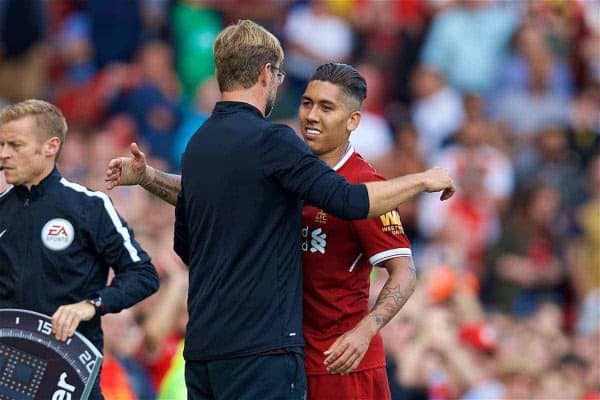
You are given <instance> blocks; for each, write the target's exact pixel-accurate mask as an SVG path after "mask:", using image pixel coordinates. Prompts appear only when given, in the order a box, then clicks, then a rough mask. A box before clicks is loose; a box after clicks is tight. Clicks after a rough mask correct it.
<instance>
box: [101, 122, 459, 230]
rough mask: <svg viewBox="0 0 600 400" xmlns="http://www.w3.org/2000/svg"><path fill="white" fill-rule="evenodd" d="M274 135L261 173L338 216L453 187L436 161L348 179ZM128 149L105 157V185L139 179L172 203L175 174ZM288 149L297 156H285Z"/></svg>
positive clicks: (292, 140)
mask: <svg viewBox="0 0 600 400" xmlns="http://www.w3.org/2000/svg"><path fill="white" fill-rule="evenodd" d="M288 129H289V128H288ZM290 131H291V129H290ZM279 134H281V133H279ZM276 135H277V136H272V137H271V138H275V140H272V142H273V143H271V144H270V145H266V146H265V148H264V149H263V150H264V151H265V155H268V156H267V157H265V159H266V160H270V162H269V165H268V166H267V171H266V173H267V174H268V175H272V176H274V177H275V178H276V179H277V180H279V181H280V182H281V183H282V185H283V186H284V187H286V189H287V190H290V191H293V192H295V193H298V194H299V195H300V196H301V197H302V198H304V199H306V200H307V201H308V202H310V203H312V204H315V205H317V206H319V207H322V208H323V209H325V210H327V211H329V212H331V213H332V214H334V215H336V216H339V217H341V218H345V219H362V218H366V217H369V218H371V217H375V216H378V215H381V214H384V213H386V212H387V211H390V210H392V209H394V208H396V207H397V206H398V205H400V204H402V203H404V202H406V201H408V200H410V199H412V198H413V197H414V196H416V195H417V194H419V193H421V192H423V191H425V192H440V191H441V192H442V195H441V200H446V199H448V198H450V197H451V196H452V195H453V194H454V191H455V188H454V183H453V181H452V179H451V178H450V176H449V175H448V173H447V172H446V170H444V169H442V168H437V167H436V168H431V169H429V170H427V171H425V172H421V173H416V174H410V175H405V176H401V177H397V178H394V179H390V180H388V181H380V182H369V183H366V184H356V185H352V184H349V183H348V182H346V180H345V179H344V178H342V177H341V176H339V175H338V174H336V173H335V172H334V171H333V170H331V169H330V168H328V167H327V166H326V165H325V164H324V163H323V162H322V161H320V160H319V159H318V158H317V157H315V156H314V155H312V154H310V152H309V150H308V149H307V148H305V149H303V148H302V147H306V145H305V144H304V143H302V142H301V141H300V139H298V138H297V137H296V136H295V134H293V132H291V133H290V132H287V135H286V132H284V133H283V136H279V135H278V134H276ZM290 135H293V137H292V136H290ZM298 142H300V143H298ZM131 153H132V155H133V157H120V158H115V159H113V160H111V161H110V163H109V165H108V169H107V171H106V177H105V181H106V184H107V188H108V189H109V190H110V189H112V188H114V187H115V186H120V185H140V186H142V187H143V188H144V189H146V190H147V191H149V192H150V193H152V194H154V195H156V196H158V197H159V198H161V199H163V200H164V201H166V202H167V203H169V204H171V205H176V204H177V196H178V195H179V193H180V192H181V176H180V175H174V174H168V173H165V172H163V171H159V170H156V169H155V168H153V167H151V166H149V165H147V163H146V158H145V156H144V153H142V152H141V151H140V150H139V148H138V147H137V145H136V144H135V143H132V144H131ZM294 153H295V154H298V155H299V157H297V158H293V157H290V155H292V154H294ZM269 157H270V158H269Z"/></svg>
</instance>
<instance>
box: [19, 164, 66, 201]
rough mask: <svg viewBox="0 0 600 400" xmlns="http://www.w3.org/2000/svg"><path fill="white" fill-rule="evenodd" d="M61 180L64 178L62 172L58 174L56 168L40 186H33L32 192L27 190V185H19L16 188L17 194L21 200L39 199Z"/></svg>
mask: <svg viewBox="0 0 600 400" xmlns="http://www.w3.org/2000/svg"><path fill="white" fill-rule="evenodd" d="M61 178H62V176H61V175H60V172H58V169H57V168H56V167H54V169H53V170H52V172H50V174H49V175H48V176H46V177H45V178H44V179H42V181H41V182H40V183H39V184H37V185H33V186H31V190H29V189H27V186H25V185H18V186H15V193H17V195H18V196H19V198H21V199H25V198H37V197H40V196H42V195H44V194H45V193H46V192H47V191H48V189H49V188H50V187H51V186H52V185H54V184H55V183H56V182H58V181H60V179H61Z"/></svg>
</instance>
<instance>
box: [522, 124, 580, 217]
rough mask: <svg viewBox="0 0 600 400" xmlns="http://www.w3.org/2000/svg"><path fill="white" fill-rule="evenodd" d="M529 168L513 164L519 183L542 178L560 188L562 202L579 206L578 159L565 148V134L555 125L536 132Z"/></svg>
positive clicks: (577, 156) (566, 141)
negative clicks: (515, 166) (517, 170)
mask: <svg viewBox="0 0 600 400" xmlns="http://www.w3.org/2000/svg"><path fill="white" fill-rule="evenodd" d="M536 139H537V140H536V143H535V145H536V148H535V153H534V155H533V157H535V160H533V162H532V164H531V165H530V166H529V167H530V168H531V170H526V169H524V168H523V167H524V166H523V165H519V164H517V168H518V169H519V176H520V180H521V183H520V184H521V186H526V185H528V184H530V183H531V182H532V181H533V180H538V181H544V182H546V183H548V184H550V185H552V186H554V187H557V188H561V189H562V199H561V201H562V203H563V205H567V206H577V205H579V204H580V203H581V202H582V201H583V199H584V196H585V192H584V190H585V187H584V185H585V184H584V177H583V176H582V174H581V159H580V157H579V155H578V154H577V153H575V152H574V151H572V150H571V149H570V148H569V141H568V137H567V133H566V132H565V130H564V129H562V128H561V127H559V126H556V125H554V126H549V127H547V128H546V129H543V130H541V131H540V133H539V135H538V137H537V138H536Z"/></svg>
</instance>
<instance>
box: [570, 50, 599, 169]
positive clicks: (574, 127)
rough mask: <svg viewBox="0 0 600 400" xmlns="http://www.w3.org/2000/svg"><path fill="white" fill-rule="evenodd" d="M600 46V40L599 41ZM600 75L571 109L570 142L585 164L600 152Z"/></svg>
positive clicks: (585, 88) (573, 103)
mask: <svg viewBox="0 0 600 400" xmlns="http://www.w3.org/2000/svg"><path fill="white" fill-rule="evenodd" d="M598 45H599V47H600V41H598ZM599 56H600V54H599ZM599 116H600V76H599V80H598V84H595V85H589V86H586V87H584V88H583V90H582V91H581V93H580V94H579V96H578V97H577V98H576V99H574V101H573V102H572V103H571V107H570V110H569V143H570V147H571V148H572V149H573V150H574V151H575V152H577V154H578V155H579V157H580V159H581V162H582V164H583V165H588V163H589V161H590V159H591V158H592V157H594V156H595V155H597V154H599V153H600V117H599Z"/></svg>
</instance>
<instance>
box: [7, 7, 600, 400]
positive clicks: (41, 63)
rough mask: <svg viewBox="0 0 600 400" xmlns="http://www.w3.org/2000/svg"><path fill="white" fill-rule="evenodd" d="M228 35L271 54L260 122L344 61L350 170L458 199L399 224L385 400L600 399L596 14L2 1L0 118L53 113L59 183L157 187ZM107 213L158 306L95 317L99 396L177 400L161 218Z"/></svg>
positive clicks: (179, 378)
mask: <svg viewBox="0 0 600 400" xmlns="http://www.w3.org/2000/svg"><path fill="white" fill-rule="evenodd" d="M239 18H249V19H252V20H254V21H256V22H258V23H260V24H262V25H264V26H265V27H266V28H268V29H269V30H271V31H272V32H274V33H275V34H276V35H277V37H278V38H279V39H280V40H281V41H282V44H283V46H284V49H285V52H286V59H285V61H284V64H283V69H284V70H285V71H286V72H287V78H286V81H285V83H284V85H283V86H282V87H281V88H280V91H279V95H278V103H277V106H276V108H275V110H274V112H273V115H272V118H273V119H275V120H279V121H283V122H285V123H288V124H290V125H291V126H292V127H294V128H297V127H298V123H297V122H296V112H297V107H298V104H299V99H300V95H301V93H302V91H303V89H304V87H305V85H306V82H307V80H308V78H309V77H310V75H311V73H312V71H313V70H314V69H315V67H317V66H318V65H320V64H322V63H325V62H330V61H337V62H346V63H350V64H352V65H354V66H356V67H358V69H359V70H360V72H361V73H362V74H363V76H364V77H365V78H366V80H367V83H368V97H367V99H366V101H365V102H364V104H363V109H362V120H361V124H360V127H359V128H358V129H357V130H356V131H355V132H353V134H352V136H351V141H352V143H353V144H354V146H355V148H356V149H357V151H358V152H359V153H361V154H362V155H363V156H364V157H365V158H366V159H367V160H368V161H369V162H370V163H371V164H372V165H373V166H375V168H376V169H377V170H378V171H379V172H380V173H381V174H382V175H384V176H395V175H399V174H407V173H412V172H417V171H421V170H423V169H424V168H426V167H428V166H432V165H440V166H443V167H445V168H447V169H448V170H449V171H451V174H452V175H453V177H454V179H455V181H456V182H457V184H458V192H457V194H456V195H455V196H454V197H453V198H452V199H451V200H449V201H447V202H444V203H440V202H439V201H438V199H437V197H436V196H434V195H424V196H422V197H419V198H418V199H416V200H415V201H412V202H410V203H407V204H404V205H403V206H402V207H401V208H400V210H401V218H402V223H403V226H404V229H405V231H406V232H407V234H408V236H409V238H410V240H411V242H412V245H413V254H414V259H415V264H416V267H417V271H418V276H419V284H418V287H417V290H416V292H415V294H414V295H413V297H412V298H411V299H410V300H409V301H408V303H407V304H406V306H405V307H404V309H403V310H401V312H400V313H399V314H398V316H397V317H396V318H395V319H394V320H393V321H392V322H390V323H389V325H388V326H386V327H385V328H384V330H383V332H382V333H383V335H384V341H385V346H386V354H387V359H388V373H389V378H390V384H391V389H392V394H393V398H394V399H408V400H419V399H431V400H446V399H463V400H476V399H490V400H493V399H498V400H500V399H505V400H508V399H530V398H535V399H581V400H593V399H595V400H598V399H600V155H599V154H600V2H598V1H595V0H522V1H508V0H314V1H294V0H49V1H44V0H2V1H0V106H1V105H2V104H8V103H12V102H16V101H20V100H24V99H27V98H43V99H47V100H49V101H51V102H53V103H55V104H56V105H58V106H59V107H60V108H61V109H62V110H63V112H64V114H65V116H66V118H67V121H68V123H69V127H70V129H69V133H68V136H67V138H68V139H67V142H66V148H65V149H64V151H63V153H62V156H61V159H60V160H59V168H60V170H61V172H62V174H63V175H64V176H66V177H67V178H69V179H73V180H75V181H78V182H83V183H84V184H86V185H87V186H89V187H90V188H93V189H96V190H104V182H103V178H104V172H105V169H106V166H107V164H108V161H109V160H110V159H111V158H113V157H114V156H117V155H123V156H125V155H127V154H128V145H129V143H130V142H131V141H134V140H135V141H137V142H138V143H139V144H140V147H141V148H142V149H143V150H144V151H145V152H146V154H148V155H149V162H150V163H151V164H152V165H154V166H156V167H158V168H161V169H165V170H168V171H172V172H177V171H178V169H179V166H180V156H181V153H182V152H183V149H184V148H185V144H186V142H187V140H188V139H189V138H190V137H191V135H192V134H193V133H194V131H195V130H196V129H197V127H198V126H200V124H202V122H203V121H204V120H205V119H206V118H207V116H208V115H209V114H210V112H211V110H212V108H213V106H214V104H215V102H216V101H218V99H219V90H218V87H217V85H216V82H215V80H214V76H213V75H214V62H213V59H212V45H213V42H214V39H215V37H216V35H217V34H218V32H219V31H220V30H221V29H222V28H223V27H225V26H226V25H227V24H229V23H231V22H235V21H237V20H238V19H239ZM232 162H235V160H232ZM5 186H6V183H5V182H4V181H3V178H2V176H1V173H0V191H1V190H2V189H3V188H4V187H5ZM109 194H110V196H111V198H112V200H113V202H114V204H115V206H116V208H117V209H118V211H119V212H120V213H121V214H122V215H123V217H124V218H125V219H126V220H127V221H128V222H129V223H130V225H131V227H132V228H133V230H134V231H135V235H136V238H137V239H138V241H139V242H140V244H141V245H142V246H143V247H144V248H145V249H146V250H147V251H148V253H149V254H150V255H151V256H152V258H153V261H154V264H155V265H156V267H157V269H158V271H159V274H160V276H161V288H160V290H159V292H158V293H157V294H155V295H154V296H152V297H151V298H149V299H147V300H146V301H144V302H142V303H140V304H139V305H136V306H134V307H133V308H132V309H129V310H126V311H123V312H121V313H120V314H116V315H107V316H105V317H103V328H104V332H105V349H104V351H105V360H104V364H103V369H102V375H101V384H102V388H103V392H104V394H105V397H106V398H107V399H111V400H112V399H117V400H130V399H144V400H146V399H155V398H158V399H169V400H177V399H185V386H184V385H183V374H182V371H183V369H182V368H183V364H182V357H181V346H182V338H183V332H184V330H185V323H186V318H187V314H186V291H187V271H186V267H185V265H183V264H182V263H181V261H180V260H179V259H178V257H177V256H176V255H175V254H174V252H173V251H172V242H173V220H174V210H173V208H172V207H171V206H170V205H167V204H166V203H163V202H162V201H161V200H158V199H156V198H153V197H152V196H150V195H149V194H148V193H146V192H145V191H144V190H142V189H140V188H131V187H124V188H117V189H114V190H113V191H111V192H110V193H109ZM231 229H232V230H233V229H243V227H236V226H232V227H231ZM384 281H385V270H383V269H382V270H379V269H378V270H377V271H375V272H374V274H373V282H372V291H373V292H374V293H377V292H378V291H379V289H380V288H381V286H382V285H383V282H384ZM215 301H218V299H215ZM240 334H243V333H240Z"/></svg>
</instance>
